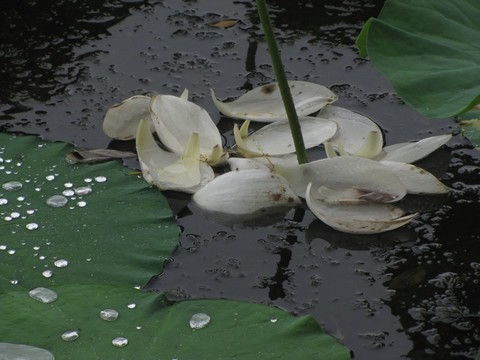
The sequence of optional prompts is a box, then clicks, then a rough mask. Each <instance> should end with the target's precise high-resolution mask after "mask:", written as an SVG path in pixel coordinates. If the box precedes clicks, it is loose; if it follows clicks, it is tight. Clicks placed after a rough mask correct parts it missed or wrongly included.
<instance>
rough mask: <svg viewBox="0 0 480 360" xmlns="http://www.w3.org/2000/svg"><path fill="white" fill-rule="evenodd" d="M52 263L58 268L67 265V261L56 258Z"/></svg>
mask: <svg viewBox="0 0 480 360" xmlns="http://www.w3.org/2000/svg"><path fill="white" fill-rule="evenodd" d="M53 265H55V266H56V267H58V268H64V267H67V266H68V261H67V260H65V259H59V260H56V261H55V262H54V263H53Z"/></svg>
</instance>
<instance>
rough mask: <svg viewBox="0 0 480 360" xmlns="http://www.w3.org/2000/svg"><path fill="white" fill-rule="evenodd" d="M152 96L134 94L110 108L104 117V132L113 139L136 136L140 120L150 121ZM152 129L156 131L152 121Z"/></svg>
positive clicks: (150, 126) (127, 138)
mask: <svg viewBox="0 0 480 360" xmlns="http://www.w3.org/2000/svg"><path fill="white" fill-rule="evenodd" d="M149 104H150V97H149V96H143V95H135V96H132V97H130V98H128V99H126V100H124V101H122V102H120V103H118V104H115V105H113V106H112V107H111V108H110V109H108V111H107V113H106V114H105V117H104V119H103V132H104V133H105V134H106V135H107V136H110V137H111V138H113V139H118V140H130V139H133V138H135V134H136V133H137V128H138V124H139V123H140V120H142V119H146V120H149V121H150V107H149ZM149 128H150V131H151V132H153V131H155V127H154V126H153V123H152V122H151V121H150V125H149Z"/></svg>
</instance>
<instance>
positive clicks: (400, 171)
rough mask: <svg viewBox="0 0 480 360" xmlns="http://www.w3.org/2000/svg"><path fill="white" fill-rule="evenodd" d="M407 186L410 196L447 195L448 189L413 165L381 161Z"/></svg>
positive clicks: (426, 172)
mask: <svg viewBox="0 0 480 360" xmlns="http://www.w3.org/2000/svg"><path fill="white" fill-rule="evenodd" d="M380 163H381V164H382V165H384V166H386V167H388V168H389V169H390V170H391V171H392V172H393V173H394V174H395V175H397V176H398V178H399V179H400V181H401V182H402V183H403V184H404V185H405V186H406V188H407V192H408V193H410V194H445V193H447V192H448V188H447V187H446V186H445V185H443V184H442V183H441V182H440V181H439V180H438V179H437V178H436V177H435V176H434V175H432V174H431V173H429V172H428V171H426V170H424V169H422V168H419V167H417V166H415V165H412V164H406V163H401V162H397V161H381V162H380Z"/></svg>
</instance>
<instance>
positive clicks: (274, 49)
mask: <svg viewBox="0 0 480 360" xmlns="http://www.w3.org/2000/svg"><path fill="white" fill-rule="evenodd" d="M256 2H257V11H258V15H259V17H260V22H261V23H262V28H263V32H264V33H265V39H266V40H267V45H268V52H269V53H270V58H271V59H272V65H273V70H274V71H275V76H276V78H277V83H278V87H279V88H280V93H281V94H282V100H283V104H284V106H285V111H286V113H287V117H288V123H289V125H290V131H291V132H292V137H293V143H294V145H295V150H296V152H297V160H298V163H299V164H305V163H307V162H308V157H307V151H306V150H305V143H304V141H303V136H302V130H301V128H300V122H299V121H298V116H297V111H296V110H295V104H294V103H293V98H292V94H291V92H290V87H289V86H288V81H287V76H286V75H285V70H284V68H283V64H282V59H281V58H280V52H279V51H278V46H277V41H276V39H275V34H274V33H273V28H272V23H271V22H270V17H269V16H268V9H267V4H266V3H265V0H256Z"/></svg>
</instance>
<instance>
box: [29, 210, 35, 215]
mask: <svg viewBox="0 0 480 360" xmlns="http://www.w3.org/2000/svg"><path fill="white" fill-rule="evenodd" d="M33 213H35V210H33V209H29V210H27V214H28V215H32V214H33Z"/></svg>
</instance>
